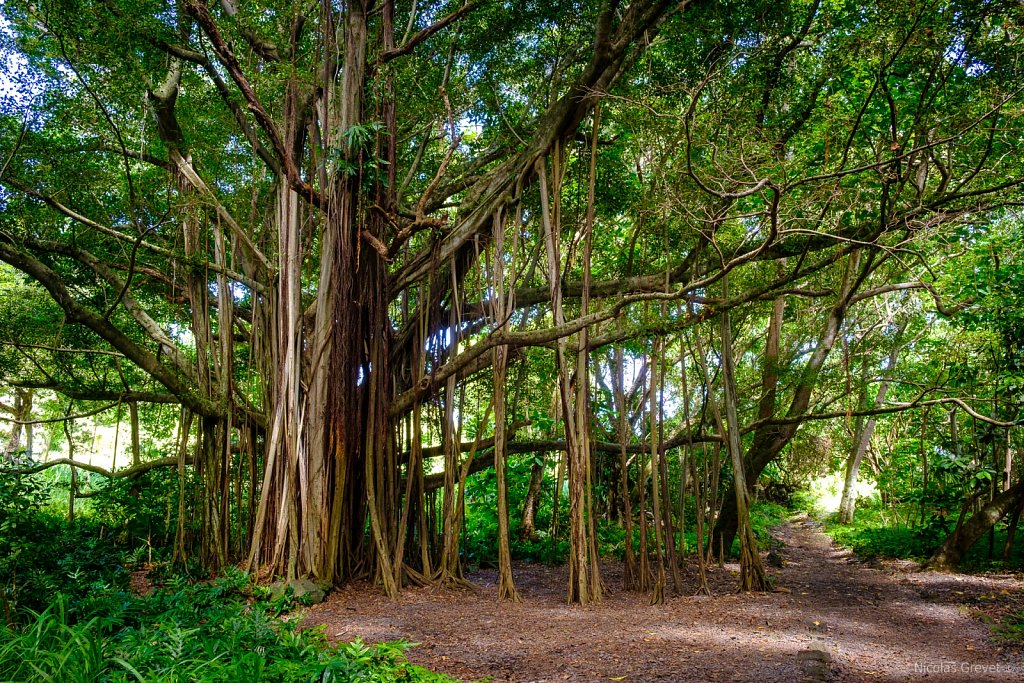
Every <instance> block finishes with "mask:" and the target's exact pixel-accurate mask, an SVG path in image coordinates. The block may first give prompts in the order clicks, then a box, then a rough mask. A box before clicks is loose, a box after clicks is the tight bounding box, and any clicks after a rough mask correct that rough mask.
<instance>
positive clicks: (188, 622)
mask: <svg viewBox="0 0 1024 683" xmlns="http://www.w3.org/2000/svg"><path fill="white" fill-rule="evenodd" d="M265 596H266V591H261V590H257V591H256V592H255V594H254V593H253V591H252V590H251V589H250V584H249V580H248V577H247V576H246V575H245V574H244V573H241V572H231V573H229V574H228V575H227V576H226V577H224V578H222V579H218V580H216V581H213V582H211V583H208V584H190V583H187V582H186V581H184V580H177V581H172V582H171V583H170V584H169V585H168V586H166V587H165V588H163V589H161V590H159V591H157V593H156V594H155V595H153V596H152V597H149V598H139V597H134V596H127V597H125V598H123V599H110V600H107V601H105V602H104V603H102V604H98V605H94V607H96V610H95V613H94V614H93V615H91V616H90V617H89V618H87V619H85V618H83V619H80V620H76V619H75V618H74V616H73V615H72V614H71V613H70V612H69V610H68V608H67V600H66V598H65V597H64V596H59V597H58V598H57V600H56V601H55V602H53V603H52V604H51V605H50V606H49V607H47V608H46V609H45V610H43V611H41V612H37V613H32V614H31V618H30V619H28V620H26V622H25V623H24V625H23V626H21V627H20V628H13V627H2V628H0V680H2V681H25V682H29V683H31V682H35V681H61V682H67V683H86V682H88V683H99V682H103V683H108V682H109V683H121V682H129V681H134V682H137V683H138V682H142V683H149V682H151V681H152V682H157V681H159V682H160V683H192V682H198V683H214V682H225V683H226V682H235V681H237V682H238V683H243V682H245V683H249V682H259V681H267V682H274V683H279V682H280V683H292V682H295V683H299V682H306V681H324V682H326V681H338V682H339V683H340V682H342V681H345V682H353V683H356V682H358V683H399V682H404V683H435V682H436V683H441V682H444V681H448V680H450V679H448V678H446V677H444V676H442V675H440V674H435V673H432V672H430V671H427V670H426V669H423V668H422V667H418V666H414V665H412V664H410V663H409V662H408V661H407V660H406V657H405V650H406V649H408V648H409V647H410V646H411V644H410V643H405V642H396V643H382V644H379V645H366V644H365V643H362V642H361V641H358V640H356V641H354V642H352V643H347V644H343V645H339V646H332V645H330V644H329V643H328V641H327V639H326V637H325V635H324V633H323V630H322V629H321V628H313V629H300V627H299V620H298V619H278V618H276V617H275V615H276V614H277V613H278V611H279V610H280V608H281V607H282V606H281V605H275V604H274V603H272V602H271V601H269V600H266V599H264V597H265Z"/></svg>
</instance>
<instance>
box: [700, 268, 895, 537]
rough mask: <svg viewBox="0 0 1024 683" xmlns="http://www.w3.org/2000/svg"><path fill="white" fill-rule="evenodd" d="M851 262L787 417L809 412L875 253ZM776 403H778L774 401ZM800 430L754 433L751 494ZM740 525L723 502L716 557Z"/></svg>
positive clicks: (747, 470) (771, 428) (769, 427)
mask: <svg viewBox="0 0 1024 683" xmlns="http://www.w3.org/2000/svg"><path fill="white" fill-rule="evenodd" d="M847 259H848V260H847V263H846V267H845V269H844V273H843V283H842V286H841V288H840V292H839V296H838V298H837V300H836V303H835V304H834V305H833V307H832V310H831V311H829V315H828V318H827V320H826V321H825V328H824V330H822V333H821V336H820V337H819V338H818V343H817V346H816V347H815V349H814V353H812V354H811V357H810V358H809V359H808V360H807V363H806V365H804V368H803V370H802V372H801V374H800V379H799V381H798V382H797V387H796V391H795V392H794V394H793V399H792V400H791V401H790V404H789V409H788V410H787V411H786V417H790V418H795V417H799V416H800V415H803V414H805V413H806V412H807V409H808V407H809V406H810V403H811V396H812V394H813V392H814V387H815V385H816V384H817V380H818V375H819V374H820V373H821V369H822V367H823V366H824V364H825V360H826V359H827V358H828V356H829V353H831V351H832V348H833V346H835V343H836V340H837V339H838V338H839V331H840V329H841V328H842V325H843V321H844V320H845V319H846V311H847V309H848V308H849V305H850V300H851V298H852V296H853V294H854V292H855V291H856V290H857V287H858V286H860V284H861V282H863V280H864V278H866V277H867V276H868V274H870V272H871V270H872V269H873V266H874V265H875V261H874V257H873V254H869V256H868V258H866V259H864V261H865V262H864V263H863V264H862V263H861V250H860V249H854V250H853V251H851V252H850V253H849V255H848V257H847ZM772 402H773V403H774V401H772ZM766 407H767V408H771V406H766V403H762V406H761V408H760V409H759V411H758V413H759V415H763V414H765V412H766ZM773 412H774V409H773V408H771V412H770V413H768V415H769V416H770V415H771V414H772V413H773ZM762 419H764V418H762ZM798 428H799V423H798V422H791V423H785V424H766V425H764V426H762V427H760V428H758V429H757V430H755V431H754V439H753V441H752V442H751V444H750V446H749V448H748V449H747V452H746V455H745V457H744V458H743V465H744V467H743V476H744V479H746V482H747V492H748V494H750V495H753V492H754V491H753V488H754V486H756V484H757V480H758V479H759V478H760V476H761V473H762V472H763V471H764V468H765V467H767V466H768V464H769V463H771V462H772V461H773V460H775V458H777V457H778V456H779V454H780V453H782V450H783V449H784V448H785V447H786V446H787V445H788V444H789V442H790V441H791V440H792V439H793V436H794V435H795V434H796V431H797V429H798ZM737 523H738V516H737V511H736V503H735V501H733V500H732V499H731V498H727V499H726V500H725V501H723V503H722V509H721V512H720V514H719V516H718V520H717V522H716V523H715V527H714V530H713V531H712V534H711V543H712V554H719V555H721V554H724V553H725V552H728V550H729V549H730V548H731V547H732V542H733V540H735V538H736V529H737Z"/></svg>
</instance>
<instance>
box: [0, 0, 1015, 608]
mask: <svg viewBox="0 0 1024 683" xmlns="http://www.w3.org/2000/svg"><path fill="white" fill-rule="evenodd" d="M1022 12H1024V10H1022V8H1021V6H1020V4H1019V3H1018V2H1009V1H1005V2H1004V1H1001V0H986V1H982V2H979V1H976V0H971V1H966V0H965V1H962V2H961V1H958V0H950V1H947V0H928V1H912V0H878V1H877V2H872V3H859V2H847V1H845V0H791V1H789V2H774V1H771V2H770V1H762V0H735V1H732V0H730V1H727V2H713V1H710V0H690V1H684V2H664V1H660V0H651V1H641V0H637V1H634V2H620V1H618V0H604V1H602V2H596V1H595V2H582V3H581V2H566V1H562V0H549V1H546V2H521V3H499V2H491V1H488V0H469V1H468V2H458V1H436V2H435V1H432V0H412V1H410V2H395V1H394V0H349V1H348V2H341V3H338V2H331V1H329V0H325V1H324V2H313V1H299V0H296V1H293V2H284V1H281V2H277V1H275V0H269V1H260V2H255V1H254V2H238V1H237V0H222V2H219V3H213V2H209V3H208V2H205V1H204V0H176V1H171V0H164V1H160V0H95V1H86V2H81V1H77V0H76V1H74V2H71V1H61V0H55V1H53V2H49V1H46V2H22V1H21V0H6V1H5V2H4V3H3V5H2V6H0V17H2V18H0V54H2V58H3V62H4V65H5V66H4V69H3V74H2V76H0V206H2V213H0V262H2V263H0V392H2V394H0V396H2V403H0V413H2V414H0V418H2V419H3V425H4V426H3V429H4V430H6V431H5V434H6V439H5V441H6V446H5V449H4V456H3V457H4V462H3V475H2V480H0V481H2V483H0V509H2V512H0V515H2V516H0V530H2V531H3V532H4V536H3V537H2V539H0V544H6V545H7V546H9V547H8V548H7V550H10V551H11V552H10V554H9V556H8V559H4V560H0V581H3V582H4V583H3V585H2V591H3V593H2V595H3V604H4V611H5V614H6V616H7V620H8V622H9V623H14V622H15V621H16V620H17V619H16V617H15V615H16V614H17V613H18V610H19V609H21V608H23V607H32V608H35V609H40V608H42V606H43V605H44V598H45V597H46V596H50V597H52V592H53V590H54V587H56V586H59V585H62V582H66V577H65V578H64V579H61V578H60V576H61V575H60V573H59V572H58V573H57V574H53V575H52V576H51V577H50V579H49V580H51V581H52V582H53V584H52V585H50V584H46V583H45V582H36V584H35V585H34V586H33V584H32V583H30V582H29V583H26V581H25V579H24V577H25V575H26V574H25V572H31V571H32V568H33V567H34V566H36V568H38V566H37V565H39V563H43V564H45V561H44V559H43V558H42V557H41V555H40V553H39V552H36V555H35V556H34V555H33V552H35V551H33V550H32V549H33V548H36V546H35V545H33V544H32V543H29V542H28V541H27V540H26V539H29V538H30V537H34V539H35V540H38V538H39V534H40V533H44V534H45V535H49V537H50V538H58V537H60V538H65V537H66V539H67V540H68V543H70V544H71V545H73V546H75V547H76V553H77V555H76V557H77V558H78V559H73V560H68V559H67V558H66V557H64V556H63V555H61V556H60V557H63V558H64V559H60V558H58V555H60V553H58V552H57V551H54V553H51V555H52V557H50V560H46V561H52V562H51V564H52V563H56V562H58V560H59V561H63V562H65V563H66V566H65V568H66V569H67V568H68V567H70V569H68V571H70V572H74V571H79V569H78V568H80V567H81V566H84V565H85V564H87V563H88V562H89V561H90V560H89V558H90V557H98V556H99V554H100V549H99V548H98V547H93V546H98V545H102V544H105V543H109V544H112V545H113V546H116V547H119V548H121V549H122V550H125V549H127V550H128V551H129V552H130V553H133V555H132V556H133V558H134V559H133V561H134V562H137V563H162V566H164V565H165V566H166V567H167V568H168V569H167V571H169V572H182V571H187V572H191V573H192V575H193V576H197V575H202V576H212V575H218V574H221V575H222V574H224V572H228V573H231V572H235V571H237V568H239V567H241V568H244V569H245V570H246V571H248V572H251V574H252V576H254V577H259V578H262V579H266V580H273V579H274V578H277V577H281V578H283V579H284V580H286V581H287V582H290V583H291V584H293V585H299V582H301V581H305V580H311V581H316V582H320V583H322V584H324V585H341V584H344V583H346V582H348V581H351V580H353V579H357V578H367V579H370V580H372V581H373V582H374V583H375V584H377V585H379V586H380V589H381V590H382V591H383V592H384V593H385V594H386V595H388V596H390V597H395V596H397V595H398V594H399V592H400V591H401V590H402V588H403V587H404V586H408V585H410V584H417V585H438V586H443V587H459V586H461V585H464V584H465V583H466V582H467V579H466V570H467V568H468V567H470V566H480V565H481V564H482V565H485V566H496V567H498V569H499V576H500V590H499V594H500V597H501V598H502V599H505V600H510V601H518V600H520V592H519V591H518V589H517V586H516V580H515V571H514V568H513V567H514V564H513V563H514V560H516V559H523V558H528V559H532V560H535V561H544V562H565V563H567V564H568V567H569V581H568V586H567V587H566V591H567V592H566V595H567V598H568V600H569V601H570V602H575V603H580V604H584V605H586V604H590V603H596V602H600V601H601V599H602V592H603V590H604V589H605V588H606V584H605V582H604V581H602V578H601V572H600V565H599V562H598V560H599V558H600V557H601V556H602V555H603V556H606V557H608V556H614V557H617V558H619V559H620V560H621V561H622V562H623V563H624V566H625V571H624V579H623V582H624V584H625V586H624V587H625V588H627V589H633V590H639V591H644V592H647V593H648V594H649V595H650V599H651V600H652V601H653V602H655V603H658V602H661V601H663V600H664V599H665V595H666V593H671V592H673V591H675V592H678V591H680V590H681V588H680V587H681V582H682V577H681V574H682V573H683V572H687V571H698V572H699V573H700V576H701V580H702V581H703V580H704V578H703V577H704V575H705V572H706V570H707V567H708V566H709V565H712V564H715V563H717V562H719V561H720V560H722V559H724V558H727V557H729V556H732V555H738V557H739V560H740V566H741V569H742V571H741V575H740V585H741V587H742V588H744V589H746V590H751V589H753V590H760V589H762V588H764V587H766V586H767V585H768V584H767V583H766V581H767V579H766V576H765V571H764V568H763V566H762V560H761V556H760V554H759V552H758V551H759V539H758V533H760V527H759V526H758V525H759V523H760V522H759V521H758V515H761V514H765V513H764V509H765V508H763V507H758V506H760V505H762V504H763V503H773V502H774V503H782V504H789V503H791V502H792V501H793V498H794V496H796V498H797V500H798V502H799V501H800V500H807V499H808V497H811V496H812V495H813V494H812V493H811V492H812V491H818V492H819V493H820V492H821V490H822V489H823V487H824V488H828V486H831V489H832V490H831V493H832V494H833V495H834V496H835V498H836V500H837V501H838V502H837V508H838V512H837V521H838V522H839V523H842V524H846V525H848V524H850V523H851V522H854V521H855V519H857V518H862V522H861V523H862V524H863V523H864V521H868V522H870V523H871V524H872V525H873V527H872V529H874V531H873V532H872V533H871V534H867V535H863V534H862V535H861V536H857V534H856V533H853V536H854V537H856V538H855V539H854V540H856V539H857V538H859V539H860V540H862V541H864V539H867V540H866V541H864V542H865V543H868V545H871V544H874V547H875V549H878V546H881V547H882V550H883V551H886V550H888V551H889V552H894V553H902V554H912V555H914V556H917V557H920V558H922V559H928V558H930V561H931V563H932V565H933V566H937V567H957V566H959V565H961V564H962V563H964V562H965V561H966V562H969V563H973V565H977V564H978V563H983V562H987V561H1006V562H1010V563H1013V562H1017V563H1019V562H1020V551H1019V550H1014V546H1013V537H1014V533H1015V531H1016V527H1017V522H1018V520H1019V517H1020V513H1021V509H1022V506H1024V482H1022V480H1021V478H1020V476H1019V468H1020V465H1019V462H1018V454H1019V453H1020V452H1021V449H1022V447H1024V444H1022V443H1021V440H1022V435H1021V431H1020V429H1019V428H1018V427H1017V425H1018V422H1019V421H1020V420H1021V419H1022V418H1024V413H1022V402H1021V395H1022V389H1024V367H1022V363H1024V358H1022V355H1021V353H1022V343H1024V318H1022V314H1021V313H1020V307H1019V303H1018V302H1019V301H1020V298H1021V296H1022V294H1024V263H1022V258H1024V257H1022V251H1021V248H1020V244H1021V237H1022V235H1021V232H1022V227H1021V223H1020V220H1019V213H1018V212H1019V207H1020V206H1021V202H1022V199H1024V193H1022V184H1024V162H1022V158H1024V157H1022V155H1021V153H1020V152H1021V145H1022V132H1024V94H1022V92H1021V90H1022V86H1021V83H1024V74H1022V70H1024V64H1022V62H1021V58H1022V56H1024V52H1022V47H1021V39H1022V33H1021V32H1022V27H1021V14H1022ZM830 475H831V476H832V479H831V484H828V483H823V482H825V481H826V480H825V479H822V478H823V477H825V478H827V477H828V476H830ZM812 481H816V482H817V484H816V486H817V488H816V489H814V488H812V487H811V485H810V482H812ZM858 481H861V482H862V483H865V484H867V485H868V487H867V488H864V486H861V488H858ZM858 491H860V494H858ZM752 505H754V510H755V512H754V517H755V519H754V521H753V522H752V521H751V506H752ZM858 506H859V507H858ZM58 509H59V514H60V515H61V516H66V517H67V520H68V522H71V524H64V523H61V524H57V522H56V521H54V519H50V520H49V521H46V520H44V519H42V518H39V517H33V516H32V515H31V514H30V511H33V510H35V511H37V512H38V511H39V510H49V511H50V514H51V515H52V514H56V513H55V512H54V511H56V510H58ZM33 514H35V513H33ZM39 514H42V513H39ZM33 524H34V525H36V526H32V525H33ZM39 525H42V526H39ZM47 525H50V526H47ZM76 525H77V526H76ZM90 525H92V526H90ZM44 527H45V528H46V529H49V531H46V532H41V531H40V529H41V528H44ZM849 528H854V529H856V528H859V527H849ZM19 529H20V530H19ZM75 529H79V530H81V529H90V531H89V532H88V533H84V534H83V533H81V532H80V531H75ZM878 529H882V530H884V531H885V534H888V535H885V534H882V535H879V533H881V532H878ZM862 530H863V529H862ZM76 533H78V534H79V535H78V536H76V535H75V534H76ZM848 533H852V532H848ZM983 538H988V544H987V548H984V547H982V546H984V545H986V544H984V543H982V544H981V545H976V544H977V543H978V541H979V540H980V539H983ZM86 539H88V541H86ZM760 540H761V546H762V547H761V548H760V549H761V550H764V549H765V548H764V547H763V546H764V540H765V539H764V537H763V535H762V537H761V539H760ZM886 544H888V548H887V546H886ZM972 547H973V548H975V550H974V553H975V554H974V555H970V554H969V553H970V552H971V548H972ZM37 550H38V548H37ZM33 557H35V559H31V558H33ZM684 558H695V560H696V564H693V563H692V562H689V560H687V561H684ZM965 558H967V559H965ZM40 576H42V575H40ZM48 576H49V575H48ZM64 585H66V583H65V584H64ZM303 585H305V584H303ZM705 586H706V584H705ZM615 588H619V586H615Z"/></svg>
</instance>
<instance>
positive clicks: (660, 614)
mask: <svg viewBox="0 0 1024 683" xmlns="http://www.w3.org/2000/svg"><path fill="white" fill-rule="evenodd" d="M776 535H777V537H778V538H779V540H780V541H782V542H783V543H784V544H785V547H784V548H783V549H782V551H781V555H782V557H783V559H784V560H785V563H784V566H783V567H782V568H780V569H777V570H773V572H772V573H773V574H774V575H775V576H776V577H777V582H778V586H779V587H780V589H781V590H780V592H776V593H770V594H765V595H737V594H735V593H733V592H732V591H733V590H734V586H735V583H736V579H735V578H734V577H733V576H732V575H731V574H730V573H729V571H728V569H729V567H728V566H727V571H724V572H723V571H722V570H718V569H714V570H713V575H712V576H711V583H712V591H713V592H714V597H711V598H707V597H674V598H670V599H669V600H668V602H667V604H665V605H663V606H657V607H652V606H650V605H648V604H647V602H648V599H647V597H646V596H644V595H640V594H636V593H626V592H623V591H620V590H615V592H614V593H612V594H611V595H609V596H607V597H606V599H605V601H604V602H603V603H602V604H601V605H600V606H599V607H596V608H588V609H581V608H576V607H569V606H567V605H566V604H565V602H564V590H565V586H566V574H565V570H564V568H550V567H541V566H536V565H522V566H519V567H517V572H516V578H517V582H518V585H519V588H520V591H521V592H522V593H523V596H524V598H525V601H524V602H523V603H522V604H520V605H507V604H499V603H498V602H497V599H496V586H495V579H496V576H495V573H494V572H488V571H482V572H478V573H476V574H474V575H473V576H472V577H470V578H471V579H472V580H473V581H474V582H475V583H476V584H477V585H478V586H480V590H479V591H478V592H459V593H451V592H448V593H446V592H436V591H432V590H429V589H416V588H410V589H407V590H405V591H403V593H402V596H401V598H400V599H399V601H398V602H397V603H390V602H388V601H387V600H386V599H385V598H383V596H382V595H381V594H380V591H379V590H378V589H374V588H372V587H370V586H368V585H365V584H363V585H354V586H350V587H348V588H346V589H344V590H341V591H338V592H336V593H334V594H333V595H331V596H330V597H329V598H328V600H327V601H326V602H325V603H323V604H322V605H317V606H315V607H313V608H311V609H310V610H309V613H308V615H307V617H306V622H305V623H306V624H309V625H313V624H326V627H327V634H328V636H329V637H331V638H332V639H337V640H351V639H353V638H355V637H357V636H359V637H361V638H363V639H364V640H367V641H371V642H376V641H381V640H395V639H398V638H404V639H406V640H410V641H413V642H418V643H422V645H420V646H419V647H417V648H414V649H413V650H412V651H411V652H410V659H411V660H412V661H414V662H417V663H419V664H423V665H425V666H428V667H430V668H432V669H435V670H438V671H444V672H446V673H448V674H450V675H452V676H455V677H458V678H463V679H466V680H475V679H484V680H488V678H487V677H492V680H494V681H520V682H526V681H536V682H539V681H602V680H604V681H607V680H613V681H757V682H758V683H769V682H772V681H780V682H787V683H788V682H792V681H802V680H803V681H818V680H837V681H838V680H841V681H907V680H922V681H1020V680H1024V662H1022V659H1021V656H1020V653H1019V652H1011V651H1007V650H1004V649H1002V648H1000V647H999V646H998V645H997V644H995V643H993V641H992V640H991V639H990V637H989V629H988V627H987V626H986V625H984V624H983V623H980V622H979V621H978V620H976V619H972V618H971V617H970V616H969V615H968V614H967V612H968V611H969V608H968V607H964V605H963V604H962V603H970V602H972V601H977V600H981V599H983V598H987V597H988V595H989V594H992V595H995V594H999V595H1000V596H1002V597H1003V599H1004V602H1006V601H1010V602H1011V603H1013V602H1014V601H1019V600H1020V599H1021V595H1022V582H1021V581H1020V580H1017V579H1014V578H1013V577H964V576H954V575H947V574H936V573H922V572H911V571H909V570H908V568H906V567H903V568H900V567H894V566H881V568H880V569H879V568H872V567H869V566H867V565H866V564H865V563H863V562H861V561H859V560H858V559H857V558H855V557H852V556H850V555H849V553H848V552H845V551H840V550H836V549H834V548H833V547H832V546H831V543H830V542H829V540H828V538H827V537H825V536H824V535H823V534H822V533H821V532H820V531H818V530H817V528H816V525H815V524H814V523H813V522H809V521H806V520H802V521H795V522H793V523H791V524H788V525H786V526H784V527H781V528H780V529H778V530H777V532H776ZM733 569H735V567H734V568H733ZM603 571H604V574H603V576H604V578H605V581H606V582H607V583H608V585H609V586H610V587H611V588H613V589H614V588H616V587H617V586H618V585H620V583H621V567H620V566H619V565H616V564H608V565H605V567H604V570H603ZM686 574H688V575H693V574H695V572H690V571H687V572H686ZM693 589H694V586H693V585H692V579H691V580H690V583H688V584H687V585H686V587H685V589H684V591H683V595H684V596H691V595H692V594H693ZM922 596H924V597H922ZM1016 604H1020V603H1019V602H1017V603H1016Z"/></svg>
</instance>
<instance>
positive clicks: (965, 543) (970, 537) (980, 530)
mask: <svg viewBox="0 0 1024 683" xmlns="http://www.w3.org/2000/svg"><path fill="white" fill-rule="evenodd" d="M1022 497H1024V480H1022V481H1020V482H1018V483H1017V484H1015V485H1014V486H1011V487H1010V488H1009V489H1007V490H1006V491H1001V492H1000V493H998V494H996V496H995V498H993V499H992V500H990V501H989V502H988V503H987V504H985V505H984V506H982V508H981V509H980V510H979V511H978V512H976V513H974V515H972V516H971V518H970V519H968V520H967V521H966V522H964V523H963V524H960V525H957V528H956V530H955V531H953V533H951V534H950V535H949V536H948V537H947V538H946V540H945V541H944V542H943V543H942V545H941V546H939V548H938V550H936V551H935V553H934V554H933V555H932V556H931V558H930V559H929V560H928V566H929V567H931V568H932V569H942V570H954V569H957V568H958V567H959V566H960V562H961V561H963V558H964V555H965V554H967V551H968V550H970V549H971V546H973V545H974V544H975V543H977V542H978V540H979V539H980V538H981V537H982V536H984V535H985V534H986V533H988V531H989V530H990V529H992V528H993V527H994V526H995V524H996V522H998V521H999V520H1001V519H1002V518H1003V517H1005V516H1006V515H1007V514H1008V513H1009V512H1010V511H1011V510H1013V509H1014V507H1015V506H1017V505H1019V504H1020V502H1021V498H1022Z"/></svg>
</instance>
